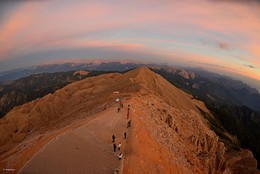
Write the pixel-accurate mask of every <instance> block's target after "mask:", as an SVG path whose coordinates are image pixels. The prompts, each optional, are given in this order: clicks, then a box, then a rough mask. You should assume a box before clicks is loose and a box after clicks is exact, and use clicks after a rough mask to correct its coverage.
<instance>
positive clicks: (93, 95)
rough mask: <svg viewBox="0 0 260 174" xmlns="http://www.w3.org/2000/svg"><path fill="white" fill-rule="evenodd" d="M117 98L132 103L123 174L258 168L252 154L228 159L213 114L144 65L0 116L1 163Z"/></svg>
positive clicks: (83, 82) (80, 84)
mask: <svg viewBox="0 0 260 174" xmlns="http://www.w3.org/2000/svg"><path fill="white" fill-rule="evenodd" d="M114 91H118V92H119V94H114V93H113V92H114ZM115 98H121V99H122V100H123V102H124V103H130V104H131V113H130V116H131V119H132V128H131V131H130V135H129V139H128V144H127V146H126V149H125V152H124V154H125V156H126V157H125V160H124V163H123V166H122V167H123V168H122V172H123V173H223V172H224V173H232V171H235V170H237V169H239V168H240V169H243V171H244V172H245V173H246V172H251V173H252V172H256V173H257V170H256V166H255V164H256V160H255V159H254V158H253V156H252V154H251V155H250V153H246V155H244V156H243V154H242V152H240V153H241V154H240V153H239V152H232V153H235V154H236V155H238V156H239V157H240V159H241V160H247V161H251V162H250V163H249V164H248V165H246V166H245V165H238V163H237V162H236V161H240V162H241V160H234V159H232V158H230V155H229V153H227V152H226V147H225V146H224V144H223V143H222V142H220V141H219V138H218V136H217V135H216V134H215V133H214V132H213V131H212V130H211V129H210V126H209V123H208V122H207V120H205V119H204V117H203V115H202V114H201V113H202V111H203V112H204V113H207V114H208V115H209V116H212V115H211V114H210V112H209V110H208V109H207V108H206V107H205V105H204V103H203V102H201V101H198V100H196V99H194V98H193V97H192V96H191V95H188V94H187V93H185V92H183V91H181V90H179V89H178V88H176V87H175V86H173V85H171V84H170V83H169V82H168V81H166V80H165V79H163V78H162V77H161V76H159V75H158V74H155V73H153V72H152V71H150V70H149V69H147V68H138V69H136V70H133V71H129V72H127V73H125V74H119V73H113V74H112V73H111V74H104V75H100V76H97V77H91V78H88V79H84V80H81V81H79V82H75V83H73V84H70V85H68V86H66V87H65V88H62V89H61V90H58V91H56V92H55V93H54V94H49V95H47V96H45V97H43V98H40V99H36V100H34V101H32V102H30V103H27V104H24V105H22V106H19V107H16V108H14V109H13V110H12V111H10V112H9V113H8V114H7V115H6V116H5V117H4V118H3V119H1V120H0V136H1V139H0V149H1V154H2V155H1V157H0V159H1V160H0V161H2V162H1V164H0V167H4V166H6V165H7V164H10V163H8V161H10V160H11V159H15V158H14V156H15V155H16V154H17V152H19V153H20V154H23V153H25V152H26V150H27V151H28V148H27V149H26V148H23V146H21V144H22V143H23V142H25V141H29V140H31V139H33V138H35V137H37V136H38V135H39V134H42V135H43V134H44V133H46V132H55V131H58V130H59V129H62V128H63V127H64V126H66V125H72V124H73V123H74V122H75V121H79V122H80V120H81V119H84V118H87V117H91V115H93V114H94V113H96V112H99V111H101V110H106V109H107V108H110V107H111V106H113V105H114V101H115ZM50 137H51V136H50ZM46 141H47V140H46ZM37 143H38V142H37V141H34V142H33V143H31V144H29V146H28V147H32V146H33V144H37ZM41 143H43V144H44V142H41ZM14 149H16V150H14ZM26 154H28V153H26ZM30 155H31V156H32V154H29V155H28V158H30ZM27 160H28V159H27ZM234 161H235V162H234ZM24 162H26V159H24ZM20 166H21V164H20ZM248 166H250V167H248Z"/></svg>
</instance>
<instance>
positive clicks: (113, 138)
mask: <svg viewBox="0 0 260 174" xmlns="http://www.w3.org/2000/svg"><path fill="white" fill-rule="evenodd" d="M115 139H116V137H115V135H114V134H113V135H112V142H115Z"/></svg>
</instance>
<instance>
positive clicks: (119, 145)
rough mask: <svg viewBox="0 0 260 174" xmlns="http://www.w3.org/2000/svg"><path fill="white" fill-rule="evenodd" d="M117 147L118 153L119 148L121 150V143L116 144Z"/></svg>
mask: <svg viewBox="0 0 260 174" xmlns="http://www.w3.org/2000/svg"><path fill="white" fill-rule="evenodd" d="M117 147H118V150H119V151H120V148H121V142H119V143H118V145H117Z"/></svg>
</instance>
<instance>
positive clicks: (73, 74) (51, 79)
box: [0, 71, 107, 118]
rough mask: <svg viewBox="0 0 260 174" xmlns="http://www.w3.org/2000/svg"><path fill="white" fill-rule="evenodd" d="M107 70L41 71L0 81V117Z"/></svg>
mask: <svg viewBox="0 0 260 174" xmlns="http://www.w3.org/2000/svg"><path fill="white" fill-rule="evenodd" d="M104 73H107V72H104V71H70V72H57V73H41V74H34V75H31V76H29V77H24V78H21V79H18V80H15V81H12V82H8V83H7V82H6V83H0V118H1V117H3V116H4V115H5V114H6V113H7V112H9V111H10V110H11V109H12V108H13V107H15V106H18V105H22V104H24V103H27V102H30V101H32V100H34V99H36V98H40V97H43V96H45V95H47V94H49V93H54V92H55V91H56V90H58V89H61V88H63V87H64V86H66V85H68V84H70V83H73V82H76V81H79V80H82V79H84V78H87V77H92V76H96V75H100V74H104Z"/></svg>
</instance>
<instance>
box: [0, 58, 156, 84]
mask: <svg viewBox="0 0 260 174" xmlns="http://www.w3.org/2000/svg"><path fill="white" fill-rule="evenodd" d="M144 65H147V64H135V63H120V62H109V63H63V64H50V65H41V66H34V67H30V68H26V69H15V70H10V71H5V72H0V82H5V81H11V80H17V79H19V78H22V77H26V76H29V75H32V74H38V73H54V72H67V71H76V70H82V69H84V70H96V71H126V70H130V69H134V68H136V67H139V66H144ZM150 65H152V64H150Z"/></svg>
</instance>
